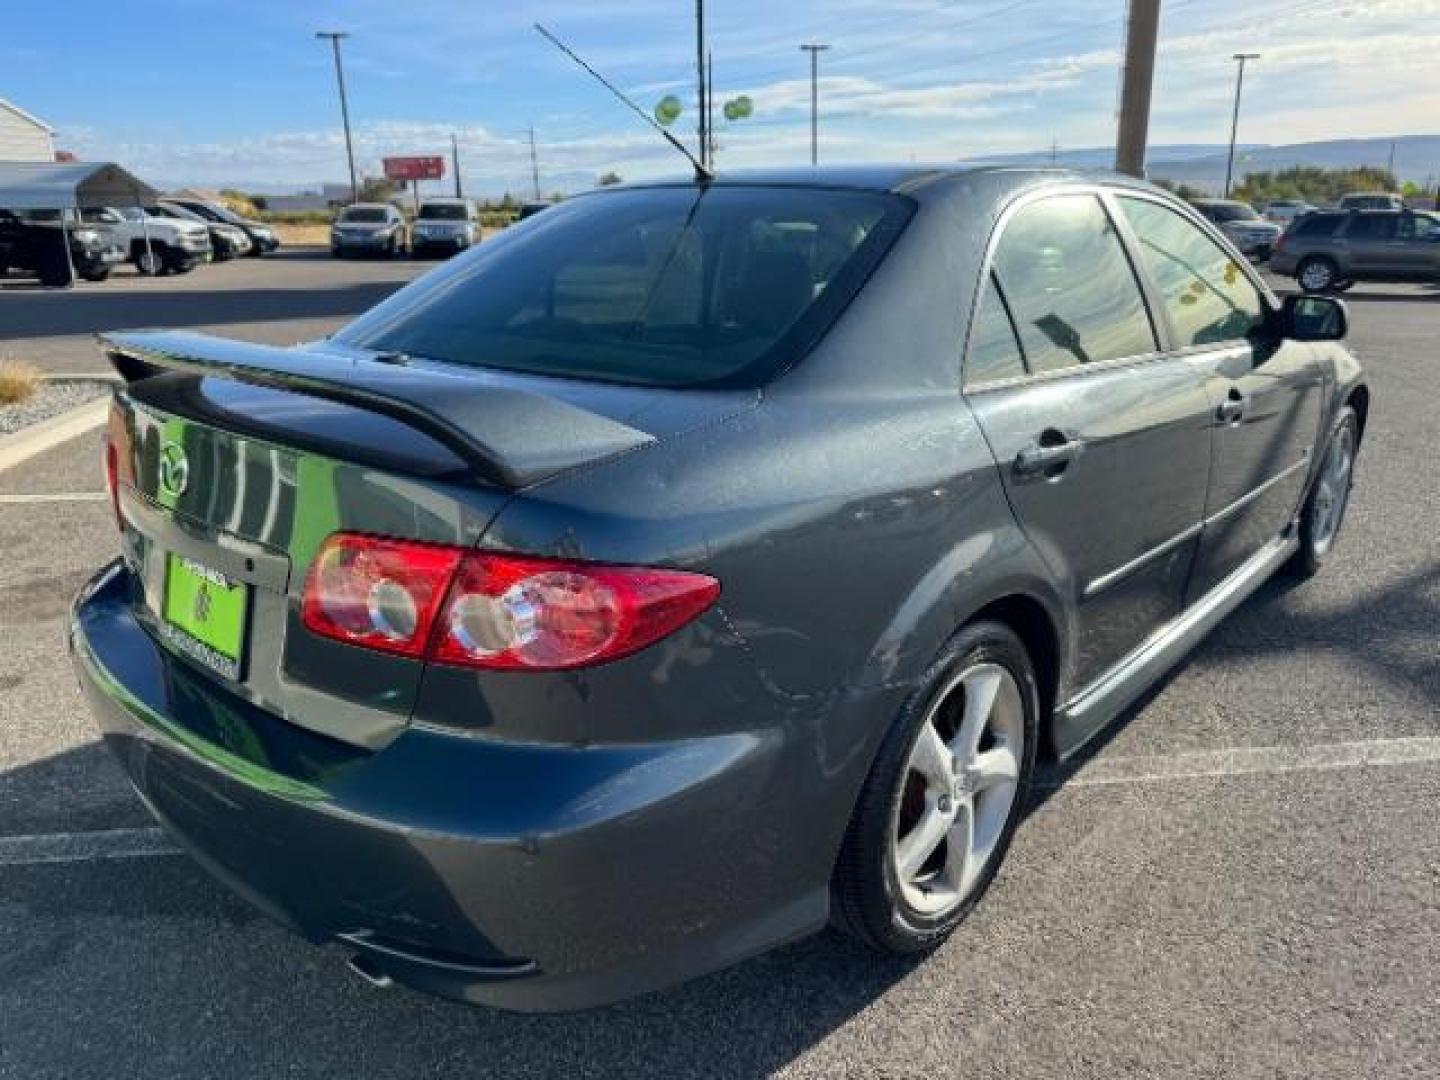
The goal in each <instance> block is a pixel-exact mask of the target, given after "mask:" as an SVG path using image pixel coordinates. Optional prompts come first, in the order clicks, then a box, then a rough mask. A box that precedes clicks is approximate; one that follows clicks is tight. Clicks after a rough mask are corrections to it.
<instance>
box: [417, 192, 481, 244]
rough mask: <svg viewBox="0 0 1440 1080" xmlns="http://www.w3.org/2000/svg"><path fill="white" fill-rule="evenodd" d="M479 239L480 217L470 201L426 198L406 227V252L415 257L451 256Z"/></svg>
mask: <svg viewBox="0 0 1440 1080" xmlns="http://www.w3.org/2000/svg"><path fill="white" fill-rule="evenodd" d="M479 240H480V214H479V212H478V211H477V210H476V209H475V203H474V202H473V201H471V200H470V199H426V200H425V201H424V202H422V203H421V204H420V210H419V211H418V212H417V213H416V215H415V223H414V224H413V225H412V226H411V227H410V253H411V254H412V255H414V256H415V257H416V258H419V257H420V256H422V255H429V254H433V253H441V254H445V255H453V254H455V253H456V252H457V251H464V250H465V249H466V248H468V247H469V246H470V245H471V244H475V243H478V242H479Z"/></svg>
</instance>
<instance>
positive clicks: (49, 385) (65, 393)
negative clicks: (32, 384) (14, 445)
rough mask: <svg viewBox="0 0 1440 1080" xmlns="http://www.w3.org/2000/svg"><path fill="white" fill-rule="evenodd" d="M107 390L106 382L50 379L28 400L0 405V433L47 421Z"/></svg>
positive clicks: (108, 387) (108, 386) (7, 432)
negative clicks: (17, 403)
mask: <svg viewBox="0 0 1440 1080" xmlns="http://www.w3.org/2000/svg"><path fill="white" fill-rule="evenodd" d="M109 390H110V384H109V383H106V382H101V381H99V380H91V379H50V380H47V381H46V382H44V383H43V384H41V387H40V390H39V392H38V393H37V394H35V396H34V397H32V398H30V400H29V401H25V402H22V403H20V404H19V405H0V435H8V434H10V433H11V432H14V431H19V430H20V429H21V428H25V427H29V426H30V425H31V424H38V423H40V421H42V420H49V419H50V418H51V417H52V416H59V415H60V414H61V413H63V412H66V411H68V410H70V409H74V408H77V407H78V406H80V405H84V404H85V403H86V402H87V401H92V400H94V399H95V398H97V397H100V396H102V395H104V394H106V393H108V392H109Z"/></svg>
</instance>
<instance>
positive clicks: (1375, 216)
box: [1345, 211, 1400, 240]
mask: <svg viewBox="0 0 1440 1080" xmlns="http://www.w3.org/2000/svg"><path fill="white" fill-rule="evenodd" d="M1399 224H1400V216H1399V215H1398V214H1385V213H1376V212H1374V211H1371V212H1370V213H1361V214H1356V215H1355V217H1354V218H1352V219H1351V221H1350V225H1349V227H1348V228H1347V229H1346V230H1345V238H1346V239H1347V240H1393V239H1395V229H1396V226H1398V225H1399Z"/></svg>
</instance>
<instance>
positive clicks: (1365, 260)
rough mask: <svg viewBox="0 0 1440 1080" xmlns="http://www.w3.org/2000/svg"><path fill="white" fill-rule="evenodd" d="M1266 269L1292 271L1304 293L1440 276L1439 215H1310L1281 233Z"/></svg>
mask: <svg viewBox="0 0 1440 1080" xmlns="http://www.w3.org/2000/svg"><path fill="white" fill-rule="evenodd" d="M1270 269H1271V270H1273V271H1274V272H1275V273H1277V274H1285V275H1287V276H1293V277H1294V278H1295V280H1296V281H1298V282H1299V283H1300V287H1301V288H1302V289H1304V290H1305V291H1306V292H1341V291H1344V290H1345V289H1348V288H1349V287H1350V286H1351V285H1353V284H1354V283H1355V282H1357V281H1401V282H1404V281H1440V214H1434V213H1427V212H1425V211H1423V210H1356V211H1349V212H1346V211H1338V210H1322V211H1319V212H1317V213H1314V214H1308V215H1306V216H1305V217H1303V218H1300V219H1299V220H1298V221H1296V222H1295V223H1294V224H1293V225H1291V226H1290V228H1289V229H1288V230H1286V232H1285V234H1284V235H1283V236H1282V237H1281V238H1280V241H1279V243H1278V244H1276V246H1275V252H1274V254H1273V255H1272V256H1271V258H1270Z"/></svg>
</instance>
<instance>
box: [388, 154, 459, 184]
mask: <svg viewBox="0 0 1440 1080" xmlns="http://www.w3.org/2000/svg"><path fill="white" fill-rule="evenodd" d="M384 161H385V179H387V180H439V179H440V178H441V177H442V176H444V175H445V159H444V158H443V157H387V158H385V159H384Z"/></svg>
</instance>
